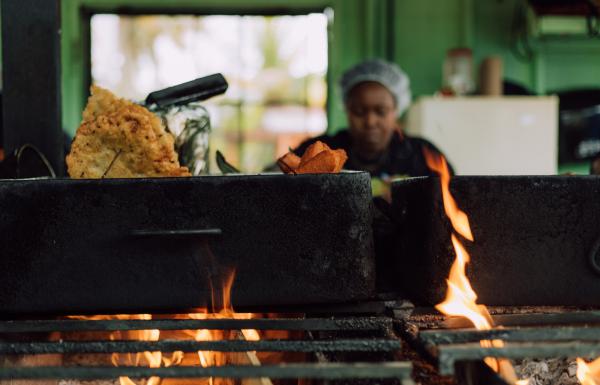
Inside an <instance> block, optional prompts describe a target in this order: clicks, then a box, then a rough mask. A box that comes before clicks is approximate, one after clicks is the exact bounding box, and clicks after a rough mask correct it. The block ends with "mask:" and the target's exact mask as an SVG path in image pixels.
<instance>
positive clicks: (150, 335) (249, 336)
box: [69, 270, 260, 385]
mask: <svg viewBox="0 0 600 385" xmlns="http://www.w3.org/2000/svg"><path fill="white" fill-rule="evenodd" d="M234 279H235V270H231V271H230V272H228V273H227V274H226V277H225V279H224V280H223V282H221V288H222V291H221V292H222V296H221V298H218V299H217V298H216V295H215V290H213V287H212V284H211V300H212V304H211V312H209V311H208V309H206V308H205V309H198V310H197V311H196V312H195V313H190V314H185V315H175V316H174V317H175V318H179V319H180V318H189V319H215V318H235V319H250V318H252V317H253V314H251V313H236V312H235V311H234V310H233V307H232V305H231V288H232V286H233V281H234ZM158 317H159V318H161V317H164V316H158ZM171 317H173V316H171ZM69 318H73V319H86V320H102V319H105V320H110V319H120V320H151V319H152V315H151V314H136V315H130V314H125V315H97V316H70V317H69ZM109 338H110V339H111V340H142V341H158V340H159V339H160V338H166V339H189V338H193V339H194V340H196V341H214V340H223V339H228V338H244V339H246V340H250V341H257V340H260V335H259V333H258V331H257V330H254V329H247V330H241V331H239V332H235V331H233V332H231V333H230V332H227V331H224V330H208V329H199V330H181V331H165V332H163V335H162V336H161V331H160V330H130V331H116V332H111V333H110V335H109ZM190 355H191V354H190ZM190 355H187V356H186V354H184V353H183V352H173V353H172V354H170V355H167V354H162V353H161V352H143V353H134V354H131V353H128V354H122V353H113V354H112V356H111V362H112V364H113V365H114V366H148V367H151V368H159V367H161V366H163V367H169V366H175V365H181V364H184V360H185V361H186V363H185V364H196V365H201V366H202V367H208V366H219V365H225V364H226V363H227V356H226V354H224V353H220V352H212V351H210V352H209V351H198V352H197V356H196V357H197V358H196V361H195V362H193V361H190V360H189V356H190ZM119 382H120V385H137V384H136V382H134V381H133V380H131V379H130V378H129V377H120V378H119ZM160 383H161V379H160V378H159V377H151V378H149V379H148V380H147V381H146V382H145V384H147V385H159V384H160ZM201 383H203V384H205V383H206V382H201ZM208 383H209V384H210V385H213V383H214V380H213V378H209V379H208Z"/></svg>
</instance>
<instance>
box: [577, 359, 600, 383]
mask: <svg viewBox="0 0 600 385" xmlns="http://www.w3.org/2000/svg"><path fill="white" fill-rule="evenodd" d="M577 379H578V380H579V382H581V385H598V384H600V358H597V359H596V360H594V361H592V362H590V363H586V362H585V361H584V360H583V359H581V358H578V359H577Z"/></svg>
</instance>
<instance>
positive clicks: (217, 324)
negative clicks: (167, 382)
mask: <svg viewBox="0 0 600 385" xmlns="http://www.w3.org/2000/svg"><path fill="white" fill-rule="evenodd" d="M391 322H392V320H391V318H388V317H356V318H337V319H328V318H298V319H293V318H277V319H266V318H259V319H232V318H221V319H155V320H75V319H67V320H24V321H19V320H16V321H0V333H34V332H72V331H124V330H150V329H158V330H197V329H208V330H239V329H256V330H305V331H344V330H364V331H368V330H373V331H375V330H381V329H382V328H384V327H387V326H389V325H391Z"/></svg>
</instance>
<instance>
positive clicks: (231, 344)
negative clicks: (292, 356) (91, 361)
mask: <svg viewBox="0 0 600 385" xmlns="http://www.w3.org/2000/svg"><path fill="white" fill-rule="evenodd" d="M400 348H401V343H400V341H399V340H387V339H355V340H335V341H297V340H293V341H291V340H260V341H236V340H221V341H179V340H162V341H85V342H79V341H59V342H14V343H11V342H0V354H51V353H137V352H146V351H161V352H175V351H182V352H186V353H191V352H197V351H218V352H245V351H259V352H303V353H310V352H391V351H396V350H399V349H400Z"/></svg>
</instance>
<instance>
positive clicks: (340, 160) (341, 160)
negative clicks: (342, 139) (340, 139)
mask: <svg viewBox="0 0 600 385" xmlns="http://www.w3.org/2000/svg"><path fill="white" fill-rule="evenodd" d="M332 151H333V152H334V156H335V160H336V162H337V163H336V165H335V169H334V170H333V172H335V173H338V172H340V171H342V168H344V164H345V163H346V161H347V160H348V155H346V151H344V149H343V148H338V149H337V150H332Z"/></svg>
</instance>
